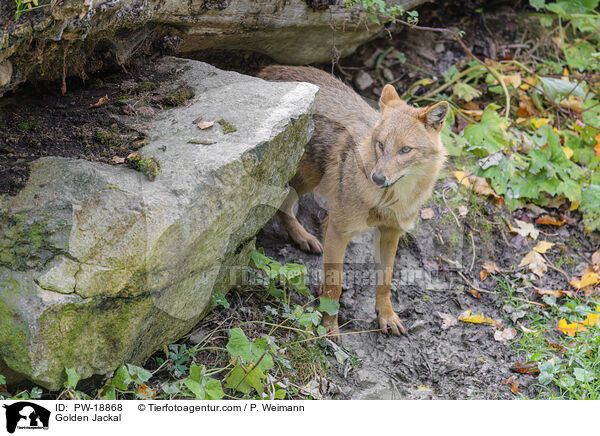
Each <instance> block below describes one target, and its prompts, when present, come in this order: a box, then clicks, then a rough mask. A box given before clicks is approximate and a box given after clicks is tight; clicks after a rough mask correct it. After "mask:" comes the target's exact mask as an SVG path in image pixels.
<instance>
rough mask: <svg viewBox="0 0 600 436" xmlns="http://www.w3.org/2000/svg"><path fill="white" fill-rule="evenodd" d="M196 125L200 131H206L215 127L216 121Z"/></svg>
mask: <svg viewBox="0 0 600 436" xmlns="http://www.w3.org/2000/svg"><path fill="white" fill-rule="evenodd" d="M196 125H197V126H198V128H199V129H200V130H205V129H208V128H210V127H212V126H214V125H215V122H214V121H201V122H199V123H198V124H196Z"/></svg>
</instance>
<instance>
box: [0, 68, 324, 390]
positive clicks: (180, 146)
mask: <svg viewBox="0 0 600 436" xmlns="http://www.w3.org/2000/svg"><path fill="white" fill-rule="evenodd" d="M163 62H165V63H167V64H168V67H169V68H175V69H177V70H179V71H180V74H181V75H180V77H179V78H178V80H181V81H183V82H185V83H187V84H188V85H189V86H191V87H192V88H193V89H194V92H195V98H194V99H192V100H191V101H190V103H189V104H187V105H186V106H180V107H177V108H173V109H169V110H167V111H165V112H163V113H162V114H161V115H159V118H158V119H156V120H154V121H152V122H151V124H150V127H149V134H148V137H149V143H148V144H147V145H146V146H145V147H144V148H142V149H141V150H140V154H141V155H142V156H143V157H145V158H154V159H156V161H158V163H159V164H160V172H159V175H158V177H157V178H156V180H155V181H153V182H151V181H149V180H148V178H147V177H146V176H145V175H143V174H141V173H138V172H136V171H134V170H131V169H126V168H124V167H115V166H111V165H107V164H100V163H94V162H88V161H85V160H75V159H66V158H59V157H48V158H42V159H39V160H37V161H35V162H34V163H33V164H32V168H31V175H30V179H29V181H28V184H27V185H26V187H25V188H24V189H23V190H22V191H20V192H19V194H18V195H17V196H16V197H8V196H3V197H2V196H0V373H2V372H4V371H2V366H3V365H6V366H8V367H9V368H10V369H11V374H10V375H11V376H12V379H13V380H14V379H15V378H16V376H17V375H21V376H24V377H26V378H28V379H30V380H32V381H34V382H35V383H38V384H40V385H42V386H45V387H46V388H49V389H57V388H59V387H60V386H61V383H62V381H63V378H64V369H65V367H67V368H70V367H74V368H76V369H77V371H78V373H79V374H81V375H82V376H83V377H89V376H91V375H93V374H105V373H107V372H110V371H112V370H113V369H115V368H116V367H117V366H118V365H120V364H122V363H123V362H133V363H141V362H143V361H144V360H145V359H146V358H147V357H148V356H149V355H150V354H151V353H152V352H154V351H155V350H156V349H158V348H160V347H161V346H163V345H164V344H167V343H169V342H171V341H174V340H176V339H178V338H179V337H181V336H182V335H183V334H184V333H185V332H186V331H188V330H189V329H190V328H191V327H192V326H193V325H194V324H195V323H196V322H197V321H198V320H199V319H200V318H201V317H202V315H203V314H204V312H205V311H206V310H207V309H208V308H209V307H210V298H211V296H212V295H213V294H214V293H217V292H220V293H224V292H226V291H227V290H228V289H230V288H231V287H232V286H233V285H235V284H236V283H237V279H238V277H239V273H240V272H241V269H242V268H245V267H246V265H247V260H248V259H247V255H248V252H249V249H250V248H251V247H252V246H253V242H254V235H255V233H256V232H257V231H258V230H259V229H260V228H261V227H262V226H263V225H264V223H265V222H266V221H267V220H268V219H269V218H270V217H271V216H272V215H273V214H274V212H275V210H276V209H277V207H278V206H279V205H280V204H281V201H282V200H283V198H284V196H285V195H286V188H285V186H286V183H287V181H288V180H289V179H290V178H291V177H292V176H293V174H294V172H295V169H296V166H297V163H298V161H299V159H300V156H301V154H302V150H303V147H304V145H305V144H306V143H307V142H308V140H309V138H310V135H311V134H312V130H311V129H312V124H311V114H312V108H313V102H314V97H315V95H316V92H317V91H318V88H317V87H315V86H314V85H311V84H307V83H269V82H265V81H263V80H260V79H257V78H253V77H248V76H243V75H240V74H237V73H233V72H224V71H220V70H218V69H216V68H214V67H212V66H210V65H207V64H203V63H201V62H197V61H190V60H182V59H176V58H167V59H166V60H164V61H163ZM199 116H202V117H203V119H204V120H206V121H209V120H219V119H224V120H226V121H227V122H229V123H230V124H231V125H233V126H235V128H237V131H235V132H233V133H229V134H225V133H224V132H223V129H222V127H221V126H219V125H218V124H215V126H214V127H212V128H211V129H207V130H200V129H198V128H197V127H196V125H195V124H194V123H193V120H195V119H197V118H198V117H199ZM190 141H191V142H190ZM199 142H204V144H201V143H199ZM211 143H212V144H211ZM206 144H209V145H206ZM2 361H4V363H3V362H2Z"/></svg>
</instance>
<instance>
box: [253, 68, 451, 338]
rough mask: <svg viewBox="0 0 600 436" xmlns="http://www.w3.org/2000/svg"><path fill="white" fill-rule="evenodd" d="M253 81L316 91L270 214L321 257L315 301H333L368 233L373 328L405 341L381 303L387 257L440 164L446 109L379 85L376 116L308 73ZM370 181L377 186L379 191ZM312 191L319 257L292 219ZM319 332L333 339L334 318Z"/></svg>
mask: <svg viewBox="0 0 600 436" xmlns="http://www.w3.org/2000/svg"><path fill="white" fill-rule="evenodd" d="M259 77H262V78H264V79H267V80H279V81H302V82H310V83H314V84H316V85H318V86H319V87H320V91H319V94H318V95H317V100H316V109H315V115H314V117H313V120H314V124H315V133H314V135H313V137H312V139H311V141H310V142H309V144H308V145H307V146H306V150H305V153H304V155H303V157H302V159H301V161H300V164H299V167H298V171H297V172H296V175H295V176H294V178H293V179H292V180H291V181H290V186H291V187H292V188H293V189H292V190H291V191H292V192H291V193H290V195H289V196H288V198H287V199H286V200H285V201H284V203H283V205H282V206H281V208H280V210H279V211H278V214H277V215H278V217H279V219H280V220H281V222H282V224H283V225H284V226H285V228H286V229H287V231H288V233H289V234H290V236H291V237H292V239H293V240H294V241H295V242H296V243H297V244H298V245H299V246H300V247H301V248H302V249H303V250H306V251H310V252H315V253H321V252H323V264H324V283H323V295H324V296H326V297H328V298H332V299H334V300H336V301H338V300H339V297H340V294H341V290H342V288H341V277H342V263H343V259H344V254H345V252H346V246H347V244H348V242H349V241H350V240H351V239H352V237H354V236H356V235H358V234H360V233H362V232H364V231H365V230H367V229H368V228H369V227H376V228H377V229H378V230H379V232H376V233H377V239H378V241H377V246H376V248H377V255H376V264H377V265H376V272H377V273H378V274H382V276H383V282H382V283H380V284H378V286H377V289H376V297H377V298H376V310H377V312H378V318H379V325H380V328H381V329H382V331H383V332H387V330H388V329H390V330H391V332H392V333H393V334H395V335H399V334H400V333H405V330H404V327H403V326H402V322H401V321H400V318H398V316H397V315H396V314H395V313H394V311H393V309H392V304H391V302H390V297H389V289H390V284H391V280H392V273H393V266H394V257H395V254H396V249H397V245H398V240H399V238H400V236H401V235H402V233H404V232H406V231H407V230H409V229H410V228H411V227H412V226H413V224H414V221H415V219H416V217H417V213H418V211H419V209H420V207H421V206H422V205H423V203H424V202H425V201H426V200H427V199H428V198H429V196H430V195H431V191H432V190H433V186H434V184H435V181H436V180H437V178H438V176H439V172H440V170H441V168H442V166H443V164H444V162H445V159H446V150H445V148H444V146H443V145H442V143H441V140H440V131H441V129H442V128H443V125H444V119H445V117H446V113H447V111H448V104H447V103H445V102H442V103H438V104H436V105H433V106H429V107H427V108H421V109H419V108H414V107H412V106H409V105H408V104H406V103H405V102H404V101H402V100H401V99H400V98H399V97H398V94H397V93H396V91H395V90H394V88H393V87H392V86H391V85H386V86H385V87H384V89H383V91H382V94H381V98H380V101H379V104H380V112H377V111H376V110H374V109H373V108H371V107H370V106H369V105H368V104H367V103H366V102H365V101H364V100H363V99H362V98H361V97H360V96H359V95H358V94H356V92H354V91H353V90H352V89H351V88H350V87H348V86H346V85H345V84H343V83H342V82H341V81H340V80H338V79H336V78H334V77H333V76H331V75H329V74H327V73H325V72H323V71H321V70H318V69H315V68H311V67H287V66H270V67H267V68H265V69H264V70H262V71H261V72H260V74H259ZM380 147H381V148H380ZM406 147H409V148H410V150H409V149H408V148H406ZM374 179H376V180H378V181H381V180H385V182H384V183H383V187H378V186H377V184H376V183H375V182H374ZM313 190H315V191H316V192H318V193H320V194H322V195H324V196H326V197H327V198H328V199H329V219H328V224H327V228H326V230H325V238H324V244H323V246H324V249H323V246H322V245H321V243H320V242H319V240H318V239H317V238H316V237H315V236H313V235H311V234H310V233H309V232H307V231H306V229H304V227H302V225H301V224H300V223H299V222H298V220H297V219H296V216H295V214H294V205H295V203H296V201H297V200H298V198H299V197H301V196H302V195H304V194H306V193H308V192H310V191H313ZM377 276H378V277H379V275H377ZM323 324H324V325H325V326H326V327H327V329H328V331H330V332H332V333H334V334H336V333H337V332H338V327H337V316H328V315H327V314H325V315H324V317H323Z"/></svg>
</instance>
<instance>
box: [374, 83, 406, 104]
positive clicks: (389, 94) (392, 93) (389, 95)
mask: <svg viewBox="0 0 600 436" xmlns="http://www.w3.org/2000/svg"><path fill="white" fill-rule="evenodd" d="M395 101H402V100H401V99H400V97H399V96H398V93H397V92H396V90H395V89H394V87H393V86H392V85H385V86H384V87H383V91H381V97H380V98H379V108H380V109H381V110H383V107H384V106H389V105H390V104H391V103H393V102H395Z"/></svg>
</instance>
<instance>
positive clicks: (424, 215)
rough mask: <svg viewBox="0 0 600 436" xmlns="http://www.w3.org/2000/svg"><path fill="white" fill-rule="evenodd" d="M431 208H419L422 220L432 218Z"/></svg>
mask: <svg viewBox="0 0 600 436" xmlns="http://www.w3.org/2000/svg"><path fill="white" fill-rule="evenodd" d="M433 215H434V213H433V209H432V208H430V207H426V208H425V209H421V218H423V219H424V220H430V219H431V218H433Z"/></svg>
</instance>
